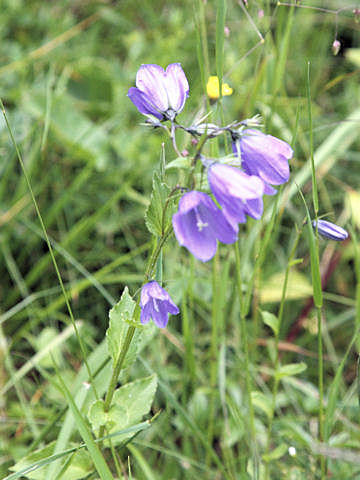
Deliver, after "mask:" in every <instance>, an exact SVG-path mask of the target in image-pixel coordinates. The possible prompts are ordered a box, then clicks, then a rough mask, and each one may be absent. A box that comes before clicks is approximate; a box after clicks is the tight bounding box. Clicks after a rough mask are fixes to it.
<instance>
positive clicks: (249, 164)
mask: <svg viewBox="0 0 360 480" xmlns="http://www.w3.org/2000/svg"><path fill="white" fill-rule="evenodd" d="M240 148H241V159H242V167H243V168H244V170H245V172H246V173H248V174H250V175H258V176H259V177H260V178H261V179H262V180H264V181H265V182H266V183H270V184H273V185H281V184H282V183H285V182H287V181H288V180H289V176H290V169H289V163H288V160H289V159H290V158H291V157H292V155H293V150H292V148H291V147H290V145H288V144H287V143H286V142H284V141H282V140H280V139H278V138H276V137H273V136H272V135H265V134H264V133H262V132H260V131H258V130H245V131H244V132H243V136H242V137H241V139H240ZM233 149H235V151H236V144H235V143H234V144H233Z"/></svg>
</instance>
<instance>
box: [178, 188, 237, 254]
mask: <svg viewBox="0 0 360 480" xmlns="http://www.w3.org/2000/svg"><path fill="white" fill-rule="evenodd" d="M172 223H173V227H174V233H175V236H176V238H177V241H178V242H179V243H180V245H182V246H184V247H186V248H187V249H188V250H189V251H190V252H191V253H192V254H193V255H194V256H195V257H196V258H197V259H199V260H201V261H202V262H207V261H208V260H210V259H211V258H212V257H213V256H214V255H215V252H216V248H217V240H219V241H220V242H223V243H234V242H235V241H236V238H237V231H238V230H237V226H236V227H234V226H233V225H231V224H230V223H229V221H228V220H227V219H226V218H225V216H224V214H223V212H222V211H221V210H220V209H219V208H218V207H217V206H216V204H215V203H214V201H213V200H212V199H211V198H210V197H209V195H207V194H206V193H202V192H196V191H192V192H188V193H185V195H183V196H182V197H181V199H180V202H179V210H178V212H177V213H175V214H174V215H173V218H172Z"/></svg>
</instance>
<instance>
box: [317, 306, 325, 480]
mask: <svg viewBox="0 0 360 480" xmlns="http://www.w3.org/2000/svg"><path fill="white" fill-rule="evenodd" d="M316 314H317V327H318V376H319V442H320V443H322V442H323V441H324V367H323V346H322V318H321V307H318V308H317V309H316ZM320 470H321V480H325V478H326V460H325V456H324V455H321V456H320Z"/></svg>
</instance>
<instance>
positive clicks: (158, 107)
mask: <svg viewBox="0 0 360 480" xmlns="http://www.w3.org/2000/svg"><path fill="white" fill-rule="evenodd" d="M188 95H189V84H188V81H187V78H186V76H185V73H184V71H183V69H182V68H181V65H180V63H171V64H170V65H168V67H167V68H166V70H164V69H163V68H162V67H160V66H159V65H154V64H147V65H141V67H140V68H139V70H138V72H137V74H136V87H131V88H130V89H129V91H128V97H129V98H130V100H131V101H132V102H133V104H134V105H135V107H136V108H137V109H138V110H139V112H140V113H142V114H144V115H151V116H154V117H156V118H158V119H159V120H174V119H175V117H176V115H177V114H178V113H180V112H181V110H182V109H183V108H184V104H185V100H186V98H187V97H188Z"/></svg>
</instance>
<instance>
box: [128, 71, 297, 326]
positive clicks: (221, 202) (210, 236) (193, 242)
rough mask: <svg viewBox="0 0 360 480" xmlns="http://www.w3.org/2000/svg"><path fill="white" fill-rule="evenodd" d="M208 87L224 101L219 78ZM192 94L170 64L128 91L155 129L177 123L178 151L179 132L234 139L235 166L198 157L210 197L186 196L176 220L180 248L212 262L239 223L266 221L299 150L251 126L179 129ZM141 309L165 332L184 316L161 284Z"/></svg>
mask: <svg viewBox="0 0 360 480" xmlns="http://www.w3.org/2000/svg"><path fill="white" fill-rule="evenodd" d="M210 87H211V88H210ZM207 88H208V91H209V88H210V90H211V92H210V93H211V95H210V96H212V98H213V99H214V100H216V98H218V97H219V81H218V79H217V77H210V79H209V83H208V85H207ZM222 89H223V91H222V94H223V95H230V94H231V93H232V89H230V87H228V85H227V84H225V83H223V84H222ZM208 93H209V92H208ZM188 95H189V84H188V81H187V79H186V76H185V74H184V72H183V70H182V68H181V65H180V64H179V63H172V64H170V65H168V67H167V68H166V70H164V69H163V68H162V67H160V66H159V65H153V64H149V65H142V66H141V67H140V69H139V70H138V72H137V75H136V87H132V88H130V89H129V91H128V96H129V98H130V100H131V101H132V102H133V103H134V105H135V106H136V107H137V109H138V110H139V112H140V113H142V114H144V115H146V117H147V119H148V121H149V122H150V123H151V124H152V125H154V126H160V125H161V126H163V123H164V122H167V121H168V122H170V123H171V129H170V131H169V132H170V135H171V138H172V141H173V145H174V148H175V150H176V151H177V152H178V149H177V147H176V140H175V131H176V129H177V128H181V129H182V130H184V131H186V132H187V133H189V134H190V135H192V136H193V137H194V142H195V143H196V142H197V139H198V138H199V136H202V135H206V138H207V139H210V138H213V137H216V136H218V135H222V134H230V135H231V140H232V149H233V154H234V157H233V159H232V164H231V165H229V164H226V163H224V161H222V160H221V159H220V160H218V161H214V160H209V159H206V158H204V157H203V156H202V155H201V154H200V152H197V154H196V156H195V158H194V162H196V161H197V160H198V159H199V158H200V159H201V160H202V164H203V166H204V167H205V168H206V170H207V180H208V187H209V189H208V192H203V191H197V190H192V191H186V193H184V194H183V196H182V197H181V198H180V201H179V206H178V211H177V212H176V213H175V214H174V215H173V218H172V224H173V229H174V233H175V236H176V238H177V240H178V242H179V244H180V245H182V246H184V247H186V248H187V249H188V250H189V251H190V252H191V253H192V254H193V255H194V256H195V257H196V258H197V259H199V260H201V261H203V262H207V261H209V260H210V259H211V258H212V257H213V256H214V255H215V253H216V249H217V243H218V241H219V242H222V243H225V244H231V243H234V242H236V240H237V237H238V233H239V224H242V223H245V222H246V218H247V216H249V217H252V218H254V219H256V220H258V219H259V218H261V215H262V212H263V195H264V194H266V195H274V194H275V193H276V189H275V188H274V187H273V186H278V185H281V184H283V183H285V182H287V181H288V179H289V175H290V169H289V160H290V159H291V157H292V155H293V151H292V149H291V147H290V146H289V145H288V144H287V143H286V142H284V141H282V140H280V139H278V138H276V137H273V136H271V135H265V134H264V133H262V132H261V131H259V130H256V129H254V128H249V127H250V125H251V123H252V122H249V121H245V122H242V123H233V124H230V125H228V126H226V127H218V126H217V125H215V124H200V125H196V126H191V127H184V126H181V125H179V124H178V123H177V119H176V117H177V115H178V114H179V113H180V112H181V111H182V110H183V108H184V105H185V102H186V99H187V97H188ZM253 123H255V126H256V125H257V123H256V122H253ZM164 128H167V127H166V126H164ZM184 190H186V186H185V187H184ZM140 306H141V322H142V323H146V322H148V321H149V320H150V318H152V319H153V321H154V322H155V323H156V324H157V325H158V326H159V327H164V326H165V325H166V324H167V317H168V313H172V314H176V313H178V308H177V307H176V305H175V304H174V303H173V302H172V300H171V298H170V297H169V295H168V294H167V293H166V291H165V290H163V289H162V288H161V287H160V285H158V284H157V283H156V282H155V281H151V282H149V283H148V284H146V285H144V286H143V288H142V291H141V302H140Z"/></svg>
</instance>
